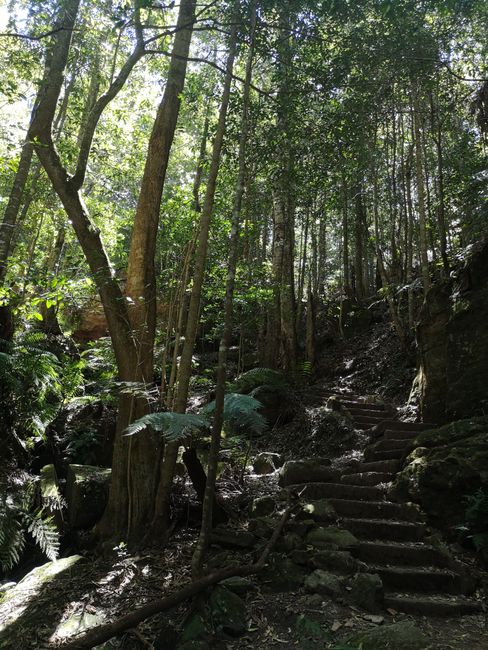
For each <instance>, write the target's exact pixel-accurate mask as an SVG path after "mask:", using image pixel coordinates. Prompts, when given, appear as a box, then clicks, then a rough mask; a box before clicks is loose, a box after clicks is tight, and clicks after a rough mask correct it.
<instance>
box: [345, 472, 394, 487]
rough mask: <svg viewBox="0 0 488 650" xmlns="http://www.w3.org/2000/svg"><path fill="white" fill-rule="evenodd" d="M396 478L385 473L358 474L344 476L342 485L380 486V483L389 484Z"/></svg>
mask: <svg viewBox="0 0 488 650" xmlns="http://www.w3.org/2000/svg"><path fill="white" fill-rule="evenodd" d="M394 476H395V474H391V473H389V474H386V473H385V472H358V473H357V474H345V475H343V476H342V478H341V483H346V484H347V485H378V484H379V483H389V482H390V481H392V480H393V477H394Z"/></svg>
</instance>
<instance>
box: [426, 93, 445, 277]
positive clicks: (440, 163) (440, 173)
mask: <svg viewBox="0 0 488 650" xmlns="http://www.w3.org/2000/svg"><path fill="white" fill-rule="evenodd" d="M430 105H431V122H432V137H433V140H434V143H435V146H436V152H437V192H438V200H439V206H438V208H437V227H438V229H439V243H440V249H441V258H442V266H443V270H444V275H445V276H446V277H448V276H449V272H450V264H449V258H448V255H447V226H446V210H445V196H444V152H443V143H442V124H441V120H440V118H439V114H438V110H436V107H435V104H434V98H433V96H432V93H431V95H430Z"/></svg>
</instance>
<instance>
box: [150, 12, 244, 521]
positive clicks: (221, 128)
mask: <svg viewBox="0 0 488 650" xmlns="http://www.w3.org/2000/svg"><path fill="white" fill-rule="evenodd" d="M237 6H238V5H237ZM236 49H237V20H233V21H232V29H231V36H230V44H229V54H228V57H227V63H226V72H225V79H224V87H223V91H222V101H221V105H220V111H219V120H218V124H217V130H216V132H215V137H214V141H213V147H212V159H211V162H210V169H209V173H208V178H207V188H206V192H205V199H204V203H203V208H202V212H201V216H200V232H199V239H198V245H197V249H196V253H195V269H194V273H193V285H192V291H191V297H190V305H189V308H188V320H187V327H186V334H185V343H184V345H183V351H182V354H181V360H180V367H179V370H178V388H177V394H176V399H175V411H176V412H177V413H184V412H185V411H186V405H187V400H188V390H189V386H190V378H191V371H192V357H193V350H194V346H195V340H196V335H197V328H198V317H199V312H200V300H201V292H202V285H203V279H204V276H205V265H206V260H207V246H208V236H209V232H210V224H211V219H212V213H213V207H214V199H215V190H216V186H217V177H218V173H219V168H220V154H221V151H222V144H223V141H224V135H225V128H226V120H227V109H228V106H229V99H230V88H231V83H232V71H233V67H234V59H235V56H236ZM177 454H178V444H176V443H171V444H168V445H166V448H165V453H164V460H163V466H162V470H161V481H160V483H159V487H158V492H157V497H156V510H155V520H154V527H155V529H156V530H158V531H161V532H162V533H164V530H165V527H166V523H167V521H168V519H169V496H170V493H171V487H172V484H173V475H174V469H175V465H176V457H177Z"/></svg>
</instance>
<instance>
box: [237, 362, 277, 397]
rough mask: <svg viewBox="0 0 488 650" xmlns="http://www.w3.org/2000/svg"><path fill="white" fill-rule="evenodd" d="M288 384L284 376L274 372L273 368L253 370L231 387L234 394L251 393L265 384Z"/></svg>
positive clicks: (239, 378) (244, 374) (245, 373)
mask: <svg viewBox="0 0 488 650" xmlns="http://www.w3.org/2000/svg"><path fill="white" fill-rule="evenodd" d="M286 383H287V382H286V379H285V377H284V375H283V374H282V373H281V372H278V371H277V370H273V369H272V368H253V369H252V370H248V371H247V372H244V373H243V374H242V375H241V376H240V377H238V378H237V379H236V380H235V381H234V383H233V384H232V385H231V388H232V391H233V392H234V393H250V392H251V391H252V390H253V389H254V388H257V387H258V386H262V385H264V384H266V385H272V386H284V385H286Z"/></svg>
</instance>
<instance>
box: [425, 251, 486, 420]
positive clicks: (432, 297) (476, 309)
mask: <svg viewBox="0 0 488 650" xmlns="http://www.w3.org/2000/svg"><path fill="white" fill-rule="evenodd" d="M487 322H488V242H482V243H480V244H478V245H476V246H473V247H470V249H468V250H467V251H466V254H465V255H464V258H463V261H462V263H461V265H460V266H458V268H456V269H454V271H453V272H452V273H451V277H450V278H449V280H446V281H444V282H443V283H436V284H435V285H434V286H433V287H432V288H431V289H430V291H429V292H428V294H427V297H426V300H425V302H424V304H423V306H422V309H421V312H420V319H419V323H418V326H417V347H418V354H419V372H418V375H417V378H416V382H415V386H416V389H417V390H418V392H419V394H420V409H421V413H422V417H423V419H424V420H425V421H427V422H437V423H443V422H449V421H450V420H459V419H462V418H466V417H470V416H472V415H481V414H483V413H485V412H486V411H487V407H488V382H487V381H486V377H487V376H488V328H487V327H486V323H487Z"/></svg>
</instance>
